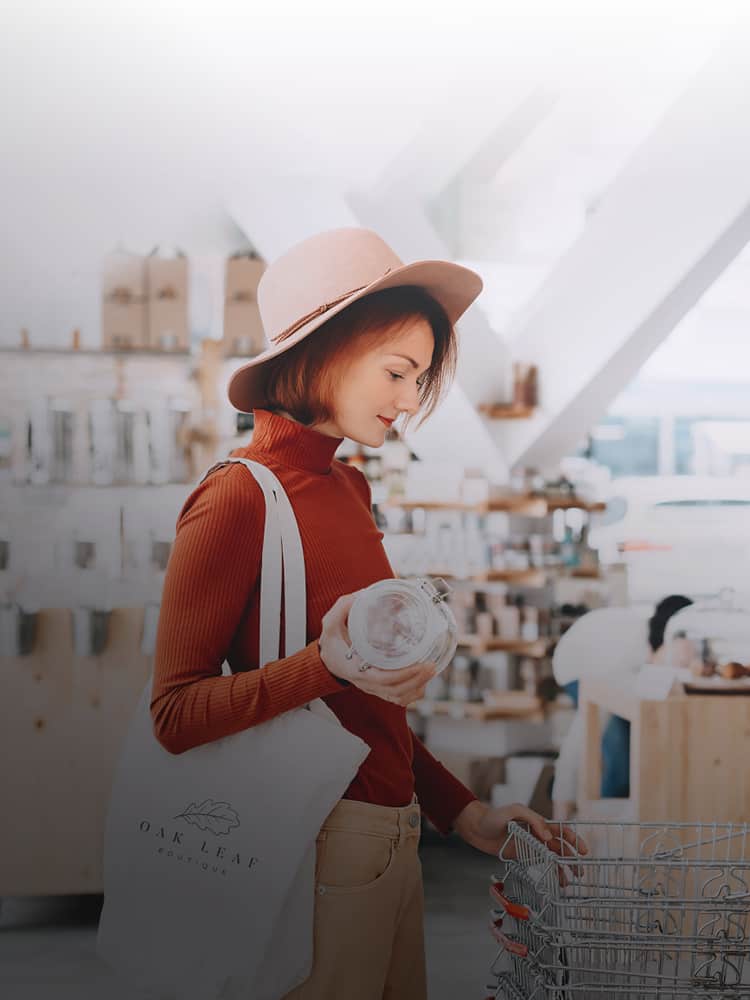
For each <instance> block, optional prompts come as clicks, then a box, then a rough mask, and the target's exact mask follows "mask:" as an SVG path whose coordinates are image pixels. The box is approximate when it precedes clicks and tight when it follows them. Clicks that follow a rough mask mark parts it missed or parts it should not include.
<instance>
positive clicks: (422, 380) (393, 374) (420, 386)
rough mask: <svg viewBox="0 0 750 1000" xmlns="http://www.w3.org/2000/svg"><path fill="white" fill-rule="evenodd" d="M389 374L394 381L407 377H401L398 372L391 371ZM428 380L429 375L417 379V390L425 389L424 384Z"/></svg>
mask: <svg viewBox="0 0 750 1000" xmlns="http://www.w3.org/2000/svg"><path fill="white" fill-rule="evenodd" d="M388 374H389V375H390V376H391V378H394V379H403V378H405V377H406V376H405V375H399V373H398V372H392V371H389V372H388ZM426 379H427V373H425V374H424V375H421V376H420V377H419V378H418V379H417V388H418V389H423V388H424V384H425V381H426Z"/></svg>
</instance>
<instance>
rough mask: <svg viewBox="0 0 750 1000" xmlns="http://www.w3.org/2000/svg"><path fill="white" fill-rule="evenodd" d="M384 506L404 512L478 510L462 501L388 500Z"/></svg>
mask: <svg viewBox="0 0 750 1000" xmlns="http://www.w3.org/2000/svg"><path fill="white" fill-rule="evenodd" d="M382 506H383V507H401V508H402V509H403V510H467V511H476V510H477V505H476V504H474V503H462V502H461V501H460V500H386V502H385V503H384V504H382Z"/></svg>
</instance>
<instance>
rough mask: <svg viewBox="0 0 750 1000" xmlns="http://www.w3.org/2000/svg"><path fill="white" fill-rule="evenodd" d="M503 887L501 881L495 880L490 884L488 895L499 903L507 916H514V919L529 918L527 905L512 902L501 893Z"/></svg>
mask: <svg viewBox="0 0 750 1000" xmlns="http://www.w3.org/2000/svg"><path fill="white" fill-rule="evenodd" d="M503 888H504V883H503V882H495V883H494V884H493V885H491V886H490V896H492V898H493V899H496V900H497V901H498V903H500V905H501V906H502V908H503V909H504V910H505V912H506V913H507V914H508V915H509V916H511V917H515V919H516V920H528V919H529V918H530V913H529V908H528V906H523V905H522V904H520V903H512V902H511V901H510V900H509V899H508V897H507V896H504V895H503Z"/></svg>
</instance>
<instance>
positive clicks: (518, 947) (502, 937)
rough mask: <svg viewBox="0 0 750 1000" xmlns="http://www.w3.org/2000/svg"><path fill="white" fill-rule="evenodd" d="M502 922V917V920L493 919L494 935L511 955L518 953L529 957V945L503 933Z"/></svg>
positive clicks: (491, 924)
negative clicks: (513, 939)
mask: <svg viewBox="0 0 750 1000" xmlns="http://www.w3.org/2000/svg"><path fill="white" fill-rule="evenodd" d="M501 923H502V917H501V918H500V920H493V921H492V922H491V923H490V930H491V931H492V936H493V937H494V938H495V940H496V941H497V942H498V943H499V944H501V945H502V946H503V948H505V950H506V951H509V952H510V953H511V955H518V957H519V958H527V957H528V954H529V948H528V945H525V944H521V942H520V941H512V940H511V939H510V938H509V937H508V935H507V934H503V932H502V931H501V930H500V924H501Z"/></svg>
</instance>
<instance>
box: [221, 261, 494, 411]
mask: <svg viewBox="0 0 750 1000" xmlns="http://www.w3.org/2000/svg"><path fill="white" fill-rule="evenodd" d="M403 285H417V286H418V287H419V288H423V289H424V290H425V291H426V292H428V293H429V295H431V296H432V298H433V299H435V300H436V302H439V303H440V305H441V306H442V307H443V309H444V310H445V313H446V315H447V317H448V319H449V320H450V322H451V324H453V323H455V322H456V321H457V320H458V319H459V318H460V317H461V316H462V315H463V314H464V313H465V312H466V310H467V309H468V308H469V306H470V305H471V304H472V302H473V301H474V300H475V299H476V298H477V296H478V295H479V293H480V292H481V291H482V287H483V282H482V279H481V278H480V277H479V275H478V274H477V273H476V271H472V270H470V269H469V268H468V267H463V266H462V265H461V264H454V263H452V262H451V261H445V260H420V261H417V262H416V263H413V264H404V265H403V266H402V267H398V268H396V269H395V270H393V271H390V272H389V273H388V274H387V275H385V277H383V278H378V279H377V281H373V282H372V283H371V284H369V285H366V286H365V287H364V288H361V289H360V290H359V291H358V292H356V293H355V294H353V295H351V296H350V297H349V298H347V299H344V301H343V302H339V303H337V304H336V305H335V306H333V307H332V308H331V309H329V310H327V311H326V312H325V313H321V314H320V315H319V316H316V317H315V318H314V319H311V320H310V321H309V322H308V323H305V325H304V326H301V327H300V328H299V330H295V332H294V333H293V334H292V335H291V336H289V337H287V339H286V340H284V341H282V342H281V343H280V344H274V345H272V346H271V347H269V348H267V349H266V350H265V351H263V352H262V353H261V354H256V356H255V357H254V358H251V359H250V360H249V361H248V362H247V363H246V364H244V365H242V367H241V368H238V369H237V371H236V372H234V374H233V375H232V377H231V378H230V380H229V385H228V387H227V395H228V396H229V401H230V403H231V404H232V406H234V408H235V409H237V410H239V411H240V412H241V413H249V412H250V411H251V410H253V409H256V408H259V407H263V406H265V404H266V400H265V398H264V393H263V385H262V383H263V370H262V369H263V365H265V364H267V363H268V362H269V361H271V360H272V359H273V358H276V357H278V356H279V355H280V354H283V353H284V352H285V351H288V350H289V349H290V348H292V347H294V346H295V344H298V343H299V342H300V341H301V340H304V339H305V337H307V336H308V334H310V333H312V332H313V330H316V329H317V328H318V327H319V326H322V325H323V324H324V323H327V322H328V320H329V319H331V318H332V317H333V316H337V315H338V314H339V313H340V312H343V311H344V309H347V308H348V307H349V306H350V305H352V304H353V303H354V302H357V301H359V299H362V298H364V297H365V296H366V295H372V293H373V292H379V291H382V290H383V289H386V288H400V287H401V286H403Z"/></svg>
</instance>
